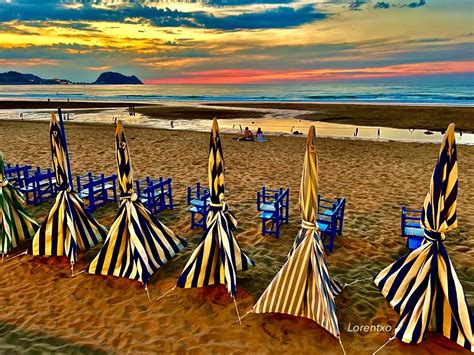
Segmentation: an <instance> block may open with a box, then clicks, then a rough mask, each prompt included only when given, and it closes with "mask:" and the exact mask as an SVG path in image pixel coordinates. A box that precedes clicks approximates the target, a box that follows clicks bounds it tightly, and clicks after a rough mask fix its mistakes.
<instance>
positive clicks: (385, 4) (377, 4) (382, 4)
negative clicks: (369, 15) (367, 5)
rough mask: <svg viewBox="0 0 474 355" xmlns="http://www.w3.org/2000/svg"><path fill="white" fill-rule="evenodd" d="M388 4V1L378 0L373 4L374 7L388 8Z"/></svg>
mask: <svg viewBox="0 0 474 355" xmlns="http://www.w3.org/2000/svg"><path fill="white" fill-rule="evenodd" d="M389 8H390V4H389V3H388V2H383V1H379V2H378V3H376V4H375V5H374V9H389Z"/></svg>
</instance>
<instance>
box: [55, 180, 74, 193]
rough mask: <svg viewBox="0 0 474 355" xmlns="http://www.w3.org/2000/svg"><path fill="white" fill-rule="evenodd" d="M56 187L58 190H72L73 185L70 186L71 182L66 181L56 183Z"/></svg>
mask: <svg viewBox="0 0 474 355" xmlns="http://www.w3.org/2000/svg"><path fill="white" fill-rule="evenodd" d="M56 189H57V190H58V191H67V192H71V191H72V189H71V186H69V183H67V182H65V183H63V184H61V185H56Z"/></svg>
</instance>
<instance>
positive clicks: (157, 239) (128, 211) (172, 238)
mask: <svg viewBox="0 0 474 355" xmlns="http://www.w3.org/2000/svg"><path fill="white" fill-rule="evenodd" d="M115 151H116V159H117V168H118V179H119V187H120V192H121V195H120V207H119V211H118V213H117V217H116V218H115V221H114V223H113V224H112V227H111V228H110V231H109V233H108V235H107V239H106V240H105V243H104V246H103V247H102V249H101V251H100V252H99V254H98V255H97V256H96V257H95V258H94V260H93V261H92V263H91V265H90V266H89V270H88V271H89V273H91V274H98V275H113V276H118V277H127V278H130V279H133V280H137V281H140V282H142V283H143V284H144V285H145V287H146V286H147V284H148V281H149V279H150V277H151V275H152V274H153V273H154V272H155V271H156V270H158V268H160V267H161V266H163V265H164V264H165V263H166V262H168V261H169V260H171V258H172V257H173V256H174V255H175V254H176V253H178V252H179V251H180V250H181V249H183V248H184V247H185V246H186V244H187V243H186V241H185V240H183V239H181V238H180V237H178V236H177V235H175V234H174V233H173V232H172V231H171V230H170V229H169V228H168V227H166V226H165V225H164V224H163V223H161V222H160V221H159V220H158V219H157V218H156V217H155V216H153V215H152V214H151V212H150V211H148V210H147V209H146V208H145V206H144V205H143V204H142V203H141V202H140V201H139V200H138V199H137V195H136V194H135V193H134V191H133V170H132V163H131V161H130V152H129V149H128V144H127V139H126V137H125V132H124V129H123V125H122V122H121V121H119V122H118V124H117V129H116V134H115Z"/></svg>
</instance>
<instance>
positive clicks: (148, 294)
mask: <svg viewBox="0 0 474 355" xmlns="http://www.w3.org/2000/svg"><path fill="white" fill-rule="evenodd" d="M144 286H145V292H146V295H147V297H148V302H151V299H150V293H149V292H148V285H147V284H144Z"/></svg>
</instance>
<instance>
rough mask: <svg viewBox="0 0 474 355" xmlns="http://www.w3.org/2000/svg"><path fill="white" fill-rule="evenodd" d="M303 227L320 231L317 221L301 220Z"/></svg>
mask: <svg viewBox="0 0 474 355" xmlns="http://www.w3.org/2000/svg"><path fill="white" fill-rule="evenodd" d="M301 228H304V229H309V230H315V231H318V230H319V228H318V224H317V223H316V222H308V221H305V220H302V221H301Z"/></svg>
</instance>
